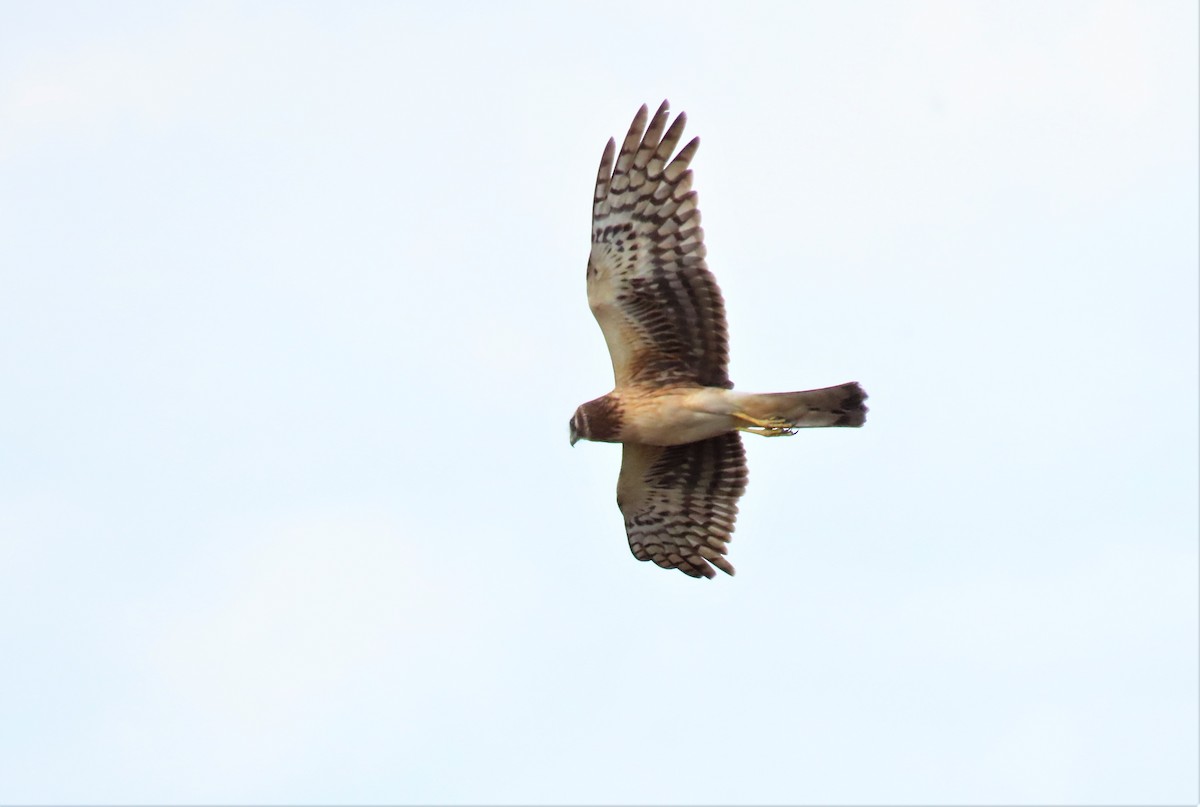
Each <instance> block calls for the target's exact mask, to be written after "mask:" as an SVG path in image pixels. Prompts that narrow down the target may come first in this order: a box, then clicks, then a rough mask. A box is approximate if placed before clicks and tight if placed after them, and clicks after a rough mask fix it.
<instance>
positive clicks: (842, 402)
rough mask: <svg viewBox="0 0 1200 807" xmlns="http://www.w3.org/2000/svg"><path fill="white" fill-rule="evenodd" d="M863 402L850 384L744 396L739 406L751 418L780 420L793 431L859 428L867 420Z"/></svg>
mask: <svg viewBox="0 0 1200 807" xmlns="http://www.w3.org/2000/svg"><path fill="white" fill-rule="evenodd" d="M866 399H867V393H865V392H863V388H862V387H860V386H859V385H858V382H857V381H851V382H850V383H848V384H839V385H838V386H836V387H826V388H824V389H810V390H803V391H801V392H770V393H764V394H758V395H747V396H746V398H745V400H744V401H743V403H742V407H743V409H744V410H745V412H746V414H748V415H751V416H752V417H756V418H760V419H762V420H767V419H771V418H782V419H783V420H786V421H788V422H790V423H792V424H793V425H795V426H796V427H797V428H815V427H819V426H861V425H863V423H865V422H866V420H867V407H866V406H865V405H864V404H863V401H865V400H866Z"/></svg>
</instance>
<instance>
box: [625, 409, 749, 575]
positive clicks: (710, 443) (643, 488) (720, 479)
mask: <svg viewBox="0 0 1200 807" xmlns="http://www.w3.org/2000/svg"><path fill="white" fill-rule="evenodd" d="M747 476H748V474H747V471H746V452H745V450H744V449H743V448H742V438H741V435H740V434H738V433H737V432H727V433H726V434H722V435H719V436H717V437H712V438H710V439H708V440H701V441H699V442H696V443H686V444H684V445H679V446H665V447H664V446H647V445H641V444H640V443H625V444H624V454H623V456H622V459H621V475H620V477H619V478H618V479H617V506H618V507H620V508H621V514H622V515H624V516H625V532H626V533H628V535H629V548H630V549H631V550H632V551H633V556H634V557H635V558H637V559H638V560H652V561H654V562H655V563H657V564H658V565H659V566H662V567H663V568H664V569H678V570H679V571H681V572H683V573H684V574H686V575H690V576H692V577H700V576H704V577H712V576H714V575H715V574H716V572H714V571H713V568H712V567H713V566H716V567H717V568H718V569H720V570H721V571H723V572H725V573H726V574H733V566H732V565H731V564H730V563H729V561H728V560H726V559H725V552H726V551H727V547H726V544H728V543H729V538H730V534H731V533H732V532H733V523H734V521H735V520H736V519H737V501H738V499H739V498H741V495H742V494H743V493H744V492H745V491H746V479H747ZM709 564H712V565H709Z"/></svg>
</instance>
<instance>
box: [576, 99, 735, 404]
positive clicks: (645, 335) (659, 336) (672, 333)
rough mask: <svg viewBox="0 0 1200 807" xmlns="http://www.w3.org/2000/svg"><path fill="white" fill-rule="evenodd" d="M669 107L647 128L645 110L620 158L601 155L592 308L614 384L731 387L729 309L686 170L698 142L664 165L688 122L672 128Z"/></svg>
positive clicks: (610, 151)
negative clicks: (711, 267)
mask: <svg viewBox="0 0 1200 807" xmlns="http://www.w3.org/2000/svg"><path fill="white" fill-rule="evenodd" d="M667 109H668V107H667V102H666V101H663V103H662V106H660V107H659V108H658V111H657V112H656V113H654V117H653V119H650V121H649V122H650V125H649V128H647V126H646V122H647V119H648V118H649V114H648V111H647V109H646V107H645V106H642V108H641V109H640V110H639V111H638V114H637V117H635V118H634V119H633V125H632V126H630V127H629V133H628V134H627V135H626V136H625V142H624V143H623V144H622V145H621V151H620V154H619V155H618V154H617V153H616V141H615V140H609V141H608V146H607V148H605V150H604V157H603V158H602V159H601V161H600V171H599V174H598V175H597V176H596V194H595V201H594V203H593V206H592V252H591V256H590V258H589V260H588V271H587V281H588V304H589V305H590V306H591V308H592V313H593V314H595V315H596V321H597V322H599V323H600V330H602V331H603V332H604V339H605V341H606V342H608V351H609V354H610V355H611V356H612V363H613V374H614V375H615V376H616V385H617V386H618V387H622V386H629V385H639V384H645V385H651V386H665V385H669V384H677V383H693V384H700V385H703V386H711V387H725V388H727V389H728V388H730V387H732V386H733V384H731V383H730V381H729V374H728V370H727V367H728V364H729V345H728V336H727V330H726V326H725V303H724V301H723V300H722V299H721V290H720V289H719V288H717V282H716V280H715V279H714V278H713V276H712V273H711V272H709V271H708V268H707V267H706V266H705V264H704V255H705V250H704V231H703V230H702V229H701V228H700V211H699V209H698V208H697V206H696V192H695V191H693V190H691V187H692V172H691V170H690V169H689V168H688V164H689V163H690V162H691V160H692V157H693V156H694V155H695V153H696V149H697V148H698V147H699V145H700V139H699V138H693V139H692V140H691V141H690V142H689V143H688V144H687V145H686V146H684V147H683V148H682V149H681V150H680V151H679V153H678V154H677V155H676V156H675V158H674V159H673V160H670V162H668V159H669V158H670V157H671V152H673V151H674V150H675V146H676V145H677V144H678V143H679V139H680V137H681V136H682V135H683V127H684V124H685V123H686V122H687V116H686V115H685V114H683V113H682V112H681V113H679V115H678V116H677V117H676V118H675V120H674V122H672V123H671V126H670V127H669V128H668V127H667V118H668V117H669V116H668V113H667ZM664 130H665V133H664ZM614 157H615V162H614Z"/></svg>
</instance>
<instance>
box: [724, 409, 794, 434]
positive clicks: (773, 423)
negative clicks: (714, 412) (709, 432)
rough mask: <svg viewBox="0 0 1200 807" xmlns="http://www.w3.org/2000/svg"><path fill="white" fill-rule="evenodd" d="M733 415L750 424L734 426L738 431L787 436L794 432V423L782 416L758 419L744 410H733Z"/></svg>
mask: <svg viewBox="0 0 1200 807" xmlns="http://www.w3.org/2000/svg"><path fill="white" fill-rule="evenodd" d="M733 416H734V417H735V418H738V419H740V420H744V421H746V422H747V423H750V424H751V425H750V426H735V427H734V428H735V429H737V430H738V431H740V432H749V433H750V434H758V435H761V436H763V437H788V436H790V435H793V434H795V433H796V426H795V424H794V423H792V422H791V421H789V420H784V419H783V418H767V419H766V420H759V419H758V418H755V417H750V415H747V414H746V413H745V412H734V413H733Z"/></svg>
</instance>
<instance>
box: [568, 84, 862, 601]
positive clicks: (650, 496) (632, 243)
mask: <svg viewBox="0 0 1200 807" xmlns="http://www.w3.org/2000/svg"><path fill="white" fill-rule="evenodd" d="M668 117H669V115H668V106H667V102H666V101H663V103H662V106H660V107H659V108H658V111H657V112H655V113H654V117H653V118H650V116H649V111H648V110H647V108H646V107H645V106H642V108H641V109H640V110H638V113H637V115H636V117H634V119H633V124H632V125H631V126H630V127H629V133H628V134H627V135H625V142H624V143H622V144H621V151H620V153H619V154H618V153H617V144H616V140H613V139H610V140H609V141H608V146H607V147H605V149H604V156H603V157H602V158H601V160H600V172H599V174H598V175H597V177H596V194H595V197H594V201H593V204H592V252H591V256H590V257H589V258H588V266H587V291H588V304H589V305H590V306H591V308H592V313H593V314H595V315H596V320H597V321H598V322H599V323H600V330H601V331H603V332H604V340H605V341H606V342H607V343H608V352H609V354H610V355H611V357H612V364H613V375H614V376H615V377H616V383H615V386H614V389H613V391H612V392H610V393H608V394H607V395H605V396H603V397H600V398H597V399H595V400H594V401H589V402H588V403H585V404H583V405H582V406H580V407H579V408H578V409H576V410H575V415H574V417H572V418H571V444H572V445H574V444H575V442H576V441H577V440H579V439H580V438H582V439H585V440H597V441H601V442H606V443H622V444H623V455H622V459H621V475H620V477H619V478H618V480H617V506H618V507H620V508H621V513H622V515H624V517H625V531H626V533H627V534H628V536H629V548H630V549H631V550H632V551H633V556H634V557H635V558H637V559H638V560H652V561H654V562H655V563H657V564H658V565H659V566H662V567H663V568H664V569H679V570H680V571H681V572H683V573H684V574H687V575H690V576H692V577H700V576H704V577H713V576H714V575H715V574H716V572H714V571H713V568H712V567H713V566H716V567H717V568H718V569H720V570H721V571H723V572H725V573H727V574H733V566H732V565H731V564H730V563H729V561H728V560H726V558H725V553H726V551H727V547H726V544H727V543H728V542H729V537H730V533H732V532H733V523H734V519H735V518H736V517H737V501H738V499H739V498H740V497H741V495H742V493H743V492H744V491H745V490H746V452H745V451H744V449H743V448H742V439H741V435H739V434H738V432H742V431H745V432H750V433H751V434H761V435H764V436H767V437H776V436H781V435H791V434H795V432H796V429H798V428H803V427H811V426H861V425H862V424H863V421H864V420H865V418H866V413H867V408H866V407H865V406H863V400H864V399H865V398H866V397H867V396H866V393H864V392H863V390H862V388H861V387H859V385H858V384H857V383H855V382H851V383H848V384H841V385H840V386H836V387H828V388H826V389H817V390H807V391H804V392H776V393H768V394H754V393H745V392H733V382H731V381H730V380H729V374H728V371H727V365H728V363H729V348H728V339H727V335H726V327H725V304H724V302H723V301H722V299H721V291H720V289H718V288H717V282H716V280H715V279H714V278H713V276H712V273H711V272H709V271H708V268H707V267H706V266H705V262H704V255H705V250H704V231H703V230H702V229H701V228H700V211H699V210H698V209H697V206H696V192H695V191H693V190H691V187H692V172H691V169H689V168H688V164H689V163H690V162H691V160H692V157H693V156H695V154H696V149H697V148H698V147H699V145H700V139H699V138H693V139H692V140H691V141H690V142H689V143H688V144H687V145H686V146H684V147H683V148H682V149H680V151H679V153H678V154H676V155H675V158H674V159H670V158H671V154H672V152H673V151H674V150H675V146H676V145H678V143H679V140H680V137H681V136H682V135H683V127H684V123H685V122H686V120H687V116H686V115H685V114H684V113H682V112H681V113H679V115H678V116H677V117H676V118H675V120H674V121H673V122H672V123H671V125H670V127H668V126H667V119H668ZM647 121H649V124H650V125H649V128H647V126H646V123H647ZM614 158H615V162H614ZM710 564H711V565H710Z"/></svg>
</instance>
